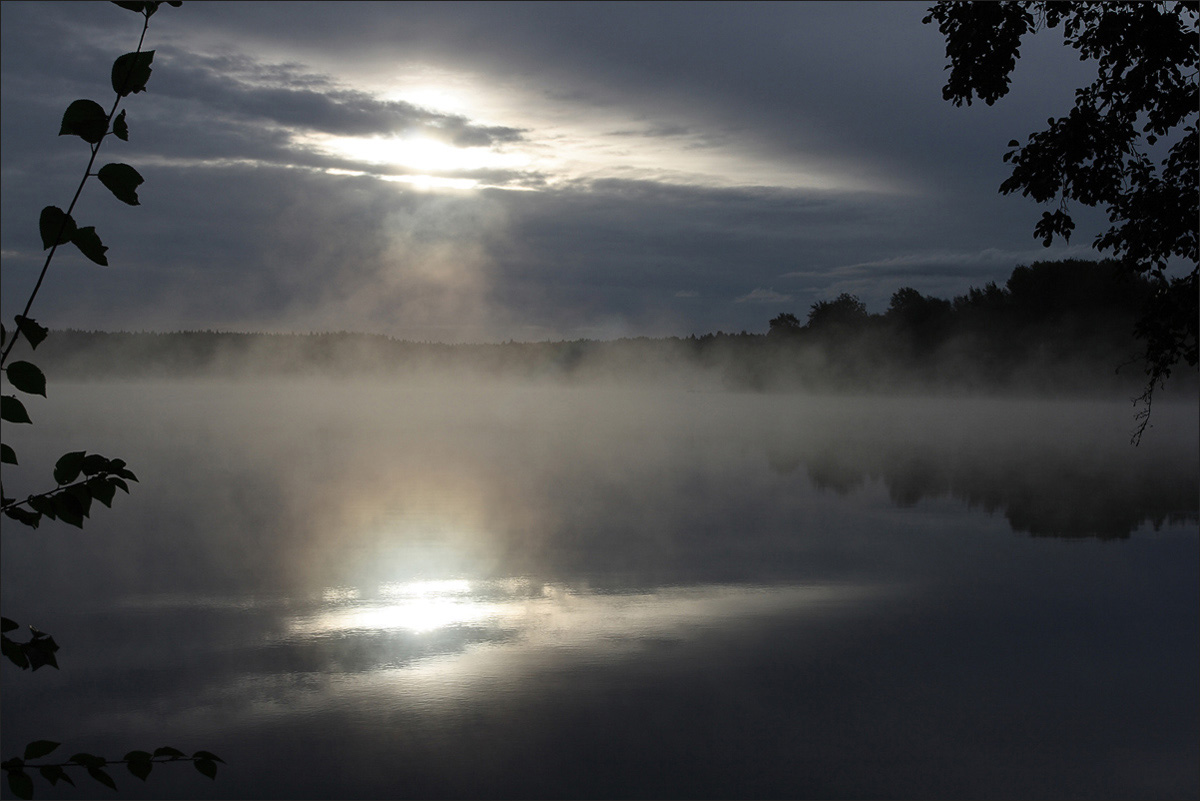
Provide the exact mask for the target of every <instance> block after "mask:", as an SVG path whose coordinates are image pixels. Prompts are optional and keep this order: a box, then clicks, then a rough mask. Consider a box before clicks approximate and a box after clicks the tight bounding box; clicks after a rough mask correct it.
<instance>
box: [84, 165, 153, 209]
mask: <svg viewBox="0 0 1200 801" xmlns="http://www.w3.org/2000/svg"><path fill="white" fill-rule="evenodd" d="M96 177H97V178H99V179H100V183H102V184H104V185H105V186H107V187H108V191H110V192H112V193H113V194H114V195H115V196H116V198H117V200H119V201H121V202H122V203H128V204H129V205H130V206H137V205H140V201H139V200H138V196H137V188H138V187H139V186H141V185H142V184H143V183H145V179H144V178H142V176H141V174H140V173H138V171H137V170H135V169H134V168H133V167H130V166H129V165H128V164H105V165H104V166H103V167H101V168H100V171H99V172H98V173H96Z"/></svg>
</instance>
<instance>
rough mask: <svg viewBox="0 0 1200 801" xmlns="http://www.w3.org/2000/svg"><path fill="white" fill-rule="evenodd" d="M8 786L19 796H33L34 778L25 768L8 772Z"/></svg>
mask: <svg viewBox="0 0 1200 801" xmlns="http://www.w3.org/2000/svg"><path fill="white" fill-rule="evenodd" d="M8 788H9V789H10V790H12V792H13V795H15V796H16V797H17V798H33V779H31V778H30V777H29V774H28V773H26V772H25V771H23V770H10V771H9V772H8Z"/></svg>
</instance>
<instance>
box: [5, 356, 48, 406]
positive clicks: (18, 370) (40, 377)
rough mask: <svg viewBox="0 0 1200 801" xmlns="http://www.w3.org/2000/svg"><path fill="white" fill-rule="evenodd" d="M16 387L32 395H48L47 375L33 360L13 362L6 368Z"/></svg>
mask: <svg viewBox="0 0 1200 801" xmlns="http://www.w3.org/2000/svg"><path fill="white" fill-rule="evenodd" d="M4 369H5V371H6V372H7V373H8V380H9V381H10V382H11V383H12V385H13V386H14V387H16V388H17V389H19V390H21V391H22V392H27V393H29V394H30V395H41V396H42V397H43V398H44V397H46V376H45V375H44V374H43V373H42V371H41V370H39V369H38V367H37V365H35V364H32V363H31V362H13V363H12V364H10V365H9V366H8V367H5V368H4Z"/></svg>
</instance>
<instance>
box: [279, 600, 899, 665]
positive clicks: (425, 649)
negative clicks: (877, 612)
mask: <svg viewBox="0 0 1200 801" xmlns="http://www.w3.org/2000/svg"><path fill="white" fill-rule="evenodd" d="M898 592H900V590H899V589H898V588H895V587H892V588H885V587H883V586H873V587H867V586H853V585H844V584H843V585H833V584H827V585H800V586H774V587H773V586H754V585H709V586H687V587H664V588H657V589H654V590H647V591H642V592H629V591H625V592H611V591H597V590H596V589H594V588H589V587H571V586H567V585H563V584H543V583H539V582H535V581H532V580H530V579H529V578H526V577H518V578H506V579H499V580H471V581H468V580H466V579H445V580H437V581H428V580H426V581H417V582H398V583H389V584H384V585H382V586H380V587H378V588H377V590H376V591H375V592H372V593H369V594H366V593H363V592H361V591H360V590H359V589H358V588H353V587H331V588H327V589H326V590H325V591H324V592H323V593H322V599H321V601H320V602H318V603H314V604H312V605H310V606H307V607H305V608H300V609H293V610H291V612H290V613H289V614H288V615H287V616H286V617H285V619H284V622H283V625H282V629H281V631H280V633H279V634H278V635H277V636H275V637H272V638H271V647H273V648H276V649H289V650H296V651H307V652H309V653H310V658H311V657H313V656H316V657H317V658H318V659H322V658H323V659H325V660H327V662H326V664H325V665H324V666H317V665H313V664H310V665H309V669H316V670H319V671H322V672H327V673H328V672H345V671H347V670H349V671H350V672H355V673H358V672H363V671H369V670H375V669H380V668H387V667H393V668H395V667H408V668H414V667H418V668H419V667H421V666H422V664H423V662H424V661H426V660H429V659H431V658H434V657H445V656H446V655H449V654H462V653H464V652H466V651H468V650H469V649H472V648H475V647H477V646H483V645H486V646H488V647H489V649H490V650H489V652H488V654H487V655H486V656H482V657H479V658H477V659H476V660H475V661H474V662H472V667H471V670H473V671H475V672H476V673H479V674H481V675H482V674H486V675H490V676H493V677H495V678H499V676H500V674H502V673H508V674H510V675H509V676H508V678H509V679H512V678H514V677H513V676H512V675H511V674H512V673H513V671H514V669H515V665H516V664H517V663H528V665H529V666H530V667H532V666H540V667H542V668H544V667H545V666H546V664H547V663H549V662H553V661H555V660H558V659H562V658H566V655H568V654H573V655H575V657H580V656H581V655H586V658H587V659H588V660H590V661H597V660H599V661H605V662H606V661H612V660H619V659H622V658H625V657H627V656H628V655H629V654H630V653H633V652H637V651H641V650H643V649H645V648H646V647H648V646H654V647H661V646H662V645H663V644H664V643H669V642H683V641H687V640H693V639H696V638H697V637H698V636H701V635H703V634H711V633H712V632H713V631H716V630H719V629H722V628H742V627H745V626H750V625H754V624H755V622H756V621H758V620H761V619H762V618H764V617H769V616H771V615H778V614H785V613H786V614H787V615H789V616H792V617H795V616H807V617H828V616H829V615H833V614H837V613H838V611H839V610H846V609H849V608H852V607H855V606H857V605H860V604H863V603H867V602H868V601H870V602H874V601H877V600H878V599H879V598H881V597H884V596H885V595H887V596H895V595H896V594H897V593H898ZM350 654H353V658H352V659H348V658H347V657H348V655H350ZM322 655H323V656H322ZM501 663H503V665H504V667H499V665H500V664H501ZM447 669H448V663H446V662H445V661H444V659H443V660H442V661H441V662H439V663H438V666H437V670H438V671H445V670H447ZM518 672H519V671H518Z"/></svg>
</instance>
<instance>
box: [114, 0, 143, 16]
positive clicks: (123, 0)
mask: <svg viewBox="0 0 1200 801" xmlns="http://www.w3.org/2000/svg"><path fill="white" fill-rule="evenodd" d="M113 5H117V6H120V7H121V8H124V9H127V10H129V11H134V12H136V13H138V14H141V13H142V11H143V10H145V8H146V3H144V2H141V1H140V0H113Z"/></svg>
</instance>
